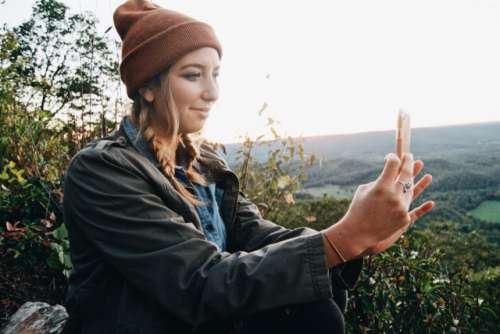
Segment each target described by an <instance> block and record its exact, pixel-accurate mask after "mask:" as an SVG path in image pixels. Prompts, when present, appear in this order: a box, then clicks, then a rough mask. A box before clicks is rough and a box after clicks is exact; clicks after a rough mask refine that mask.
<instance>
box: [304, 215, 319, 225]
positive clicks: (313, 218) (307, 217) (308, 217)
mask: <svg viewBox="0 0 500 334" xmlns="http://www.w3.org/2000/svg"><path fill="white" fill-rule="evenodd" d="M304 219H305V220H306V222H308V223H314V222H316V221H317V220H318V219H317V217H316V216H305V217H304Z"/></svg>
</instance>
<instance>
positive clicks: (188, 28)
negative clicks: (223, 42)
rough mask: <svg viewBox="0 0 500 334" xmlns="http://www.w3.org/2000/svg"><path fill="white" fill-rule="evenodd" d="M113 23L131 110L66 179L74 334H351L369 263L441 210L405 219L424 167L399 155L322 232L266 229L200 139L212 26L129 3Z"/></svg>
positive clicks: (138, 1) (208, 100)
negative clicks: (357, 288)
mask: <svg viewBox="0 0 500 334" xmlns="http://www.w3.org/2000/svg"><path fill="white" fill-rule="evenodd" d="M114 21H115V26H116V28H117V30H118V32H119V34H120V36H121V38H122V40H123V47H122V63H121V65H120V71H121V77H122V80H123V82H124V83H125V85H126V87H127V93H128V95H129V97H130V98H132V99H133V100H134V104H133V108H132V111H131V113H130V115H129V116H128V117H125V118H124V119H123V121H122V123H121V124H120V128H119V129H118V130H117V131H116V132H114V133H113V134H112V135H111V136H109V137H107V138H104V139H100V140H97V141H95V142H93V143H91V144H90V145H88V146H87V147H86V148H85V149H83V150H82V151H80V152H79V153H78V154H77V155H76V156H75V157H74V158H73V160H72V162H71V164H70V166H69V168H68V171H67V174H66V179H65V197H64V210H65V223H66V224H67V226H68V231H69V237H70V242H71V256H72V260H73V264H74V270H73V272H72V274H71V277H70V284H69V290H68V298H67V309H68V312H69V313H70V320H69V321H68V323H67V326H66V328H65V331H66V332H75V333H188V332H189V333H192V332H196V333H253V332H256V331H259V332H260V333H267V332H268V333H281V332H282V333H302V332H304V331H306V330H307V331H310V332H314V333H342V332H344V326H345V324H344V318H343V314H342V312H343V311H345V306H346V305H345V303H346V290H347V289H351V288H353V287H354V284H355V281H356V279H357V277H358V275H359V272H360V270H361V265H362V261H363V256H364V255H367V254H376V253H379V252H381V251H383V250H385V249H386V248H387V247H389V246H390V245H391V244H393V243H394V242H395V241H396V240H397V239H398V238H399V236H400V235H401V234H402V233H403V232H404V231H405V230H406V229H407V227H408V226H409V224H411V222H413V221H414V220H416V219H417V218H418V217H420V216H422V215H423V214H425V213H426V212H428V211H430V210H431V209H432V206H433V203H432V202H427V203H425V204H424V205H422V206H421V207H419V208H417V209H415V210H413V211H411V212H408V209H409V206H410V204H411V202H412V201H413V200H414V199H415V198H416V197H417V196H418V195H419V194H420V193H421V192H422V191H423V190H424V189H425V188H426V187H427V186H428V185H429V184H430V182H431V177H430V176H426V177H424V178H422V179H421V180H420V181H419V182H418V183H417V184H416V185H415V186H414V187H412V184H413V178H414V177H415V176H416V175H417V174H418V173H419V172H420V170H421V169H422V167H423V163H422V162H421V161H416V162H413V158H412V157H411V156H410V155H408V156H407V157H406V158H405V159H404V161H403V162H401V161H400V160H399V159H398V158H397V157H396V156H395V155H394V154H389V155H388V156H387V157H386V162H385V166H384V170H383V172H382V174H381V175H380V177H379V178H378V179H377V180H376V181H374V182H372V183H369V184H366V185H362V186H360V187H359V188H358V190H357V192H356V194H355V196H354V199H353V201H352V204H351V206H350V208H349V210H348V212H347V214H346V215H345V216H344V217H343V218H342V220H341V221H340V222H338V223H336V224H335V225H332V226H331V227H329V228H327V229H325V230H323V231H320V232H318V231H315V230H312V229H309V228H297V229H286V228H283V227H281V226H278V225H276V224H274V223H272V222H270V221H267V220H264V219H263V218H262V217H261V215H260V214H259V211H258V209H257V208H256V206H255V205H253V204H252V203H251V202H250V201H248V200H247V199H246V198H245V195H244V194H242V193H241V192H239V188H238V179H237V177H236V175H235V174H234V173H233V172H232V171H231V170H230V169H229V167H228V166H227V163H226V162H225V161H224V159H222V158H221V157H220V156H219V154H218V153H217V152H216V151H215V150H213V149H212V148H211V147H210V145H207V144H205V143H196V142H195V141H194V140H193V139H192V137H191V135H192V134H195V133H197V132H198V131H199V130H200V129H202V127H203V125H204V123H205V121H206V119H207V117H208V115H209V110H210V109H211V107H212V106H213V104H214V103H215V101H216V100H217V99H218V93H219V92H218V86H217V79H216V78H217V74H218V70H219V66H220V63H219V62H220V58H221V55H222V48H221V46H220V44H219V42H218V40H217V38H216V36H215V34H214V32H213V30H212V29H211V28H210V26H208V25H207V24H205V23H202V22H199V21H196V20H194V19H192V18H189V17H187V16H184V15H182V14H180V13H177V12H173V11H169V10H166V9H163V8H161V7H159V6H157V5H155V4H153V3H151V2H149V1H144V0H129V1H127V2H125V3H124V4H123V5H122V6H120V7H119V8H118V9H117V10H116V12H115V14H114ZM402 185H403V187H402ZM408 188H410V191H407V189H408ZM402 189H403V190H402ZM333 223H334V222H332V224H333Z"/></svg>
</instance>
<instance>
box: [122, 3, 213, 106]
mask: <svg viewBox="0 0 500 334" xmlns="http://www.w3.org/2000/svg"><path fill="white" fill-rule="evenodd" d="M113 20H114V23H115V27H116V30H117V31H118V33H119V34H120V37H121V39H122V42H123V44H122V62H121V64H120V75H121V78H122V80H123V82H124V83H125V86H127V95H128V96H129V97H130V98H132V99H133V98H134V95H135V94H136V92H137V90H138V89H139V88H141V87H142V86H143V85H144V84H145V83H146V82H148V81H149V80H151V79H152V78H153V77H154V76H155V75H157V74H158V73H160V72H161V71H162V70H164V69H165V68H167V67H168V66H170V65H172V64H173V63H174V62H175V61H177V60H178V59H179V58H181V57H182V56H184V55H185V54H187V53H189V52H191V51H193V50H196V49H198V48H201V47H212V48H214V49H216V50H217V52H218V53H219V57H221V56H222V47H221V45H220V43H219V41H218V40H217V37H216V36H215V33H214V31H213V29H212V28H211V27H210V26H209V25H208V24H206V23H204V22H200V21H197V20H195V19H193V18H191V17H188V16H186V15H183V14H181V13H178V12H175V11H172V10H168V9H165V8H162V7H160V6H158V5H156V4H154V3H152V2H151V1H147V0H128V1H126V2H125V3H124V4H122V5H121V6H119V7H118V8H117V9H116V11H115V13H114V15H113Z"/></svg>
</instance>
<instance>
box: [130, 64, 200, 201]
mask: <svg viewBox="0 0 500 334" xmlns="http://www.w3.org/2000/svg"><path fill="white" fill-rule="evenodd" d="M145 88H147V89H151V90H154V91H155V98H154V101H153V102H152V103H151V102H148V101H147V100H146V99H145V98H144V97H143V96H142V94H137V95H136V97H135V98H134V103H133V105H132V110H131V112H130V118H131V121H132V122H133V123H134V125H136V126H138V128H139V136H141V135H142V137H143V138H144V139H145V140H146V142H147V143H148V144H149V147H150V148H151V150H152V151H153V153H154V154H155V156H156V159H157V160H158V162H159V163H160V165H161V168H162V171H163V172H164V173H165V175H166V176H167V177H169V179H170V180H171V182H172V184H173V186H174V188H175V189H176V190H177V191H178V192H179V193H180V195H181V196H182V197H183V198H184V199H186V200H187V201H188V202H190V203H191V204H194V205H203V204H204V202H203V201H201V200H199V199H198V198H197V197H196V196H195V195H194V194H192V193H191V192H189V191H188V190H187V189H186V187H185V186H184V185H183V184H182V182H180V181H178V180H177V179H176V177H175V164H176V154H177V153H178V152H177V150H178V149H182V150H183V151H184V152H183V153H184V155H185V157H186V175H187V177H188V178H189V180H190V181H191V182H195V183H198V184H200V185H203V186H206V185H207V182H206V180H205V178H204V177H203V176H202V175H201V174H199V173H198V172H197V171H196V170H195V169H194V168H193V162H194V161H195V160H196V159H197V158H198V156H199V149H198V148H197V146H196V145H195V142H194V141H193V139H192V138H191V137H190V135H189V134H186V133H183V134H179V117H178V113H177V110H176V107H175V101H174V98H173V95H172V91H171V90H170V85H169V80H168V69H167V70H165V71H163V72H162V73H160V74H159V75H157V76H156V77H155V78H153V79H152V80H150V81H149V82H148V83H146V85H145ZM153 121H154V122H155V124H153ZM160 130H161V131H160Z"/></svg>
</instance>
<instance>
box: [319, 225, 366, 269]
mask: <svg viewBox="0 0 500 334" xmlns="http://www.w3.org/2000/svg"><path fill="white" fill-rule="evenodd" d="M321 233H323V244H324V247H325V255H326V256H325V257H326V259H325V260H326V265H327V267H328V268H332V267H335V266H337V265H339V264H341V263H343V262H344V261H342V259H341V258H340V256H339V254H338V253H337V251H336V250H335V249H334V248H333V247H332V245H331V244H330V242H328V240H327V239H329V240H331V242H332V243H333V244H335V246H336V247H337V248H338V250H339V252H341V253H342V255H343V257H344V258H345V260H346V261H350V260H353V259H355V258H359V257H361V256H363V253H364V251H365V250H366V249H367V247H365V245H364V244H363V243H362V242H360V241H358V240H357V239H356V235H355V234H354V233H352V232H351V231H350V229H349V226H348V225H347V224H342V223H341V222H339V223H337V224H335V225H332V226H330V227H329V228H327V229H324V230H323V231H321Z"/></svg>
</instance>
